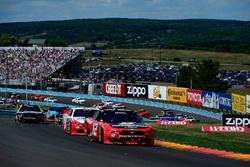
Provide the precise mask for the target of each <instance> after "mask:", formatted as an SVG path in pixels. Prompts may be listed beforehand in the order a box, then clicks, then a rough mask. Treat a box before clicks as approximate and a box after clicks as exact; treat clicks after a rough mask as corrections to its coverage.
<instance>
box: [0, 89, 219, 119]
mask: <svg viewBox="0 0 250 167" xmlns="http://www.w3.org/2000/svg"><path fill="white" fill-rule="evenodd" d="M0 92H15V93H22V94H25V93H27V94H41V95H46V96H62V97H71V98H75V97H79V98H85V99H92V100H110V101H116V102H120V103H129V104H136V105H144V106H151V107H157V108H169V109H172V110H178V111H183V112H187V113H192V114H197V115H202V116H205V117H209V118H214V119H217V120H222V113H214V112H210V111H207V110H204V109H198V108H192V107H187V106H180V105H176V104H169V103H161V102H153V101H148V100H138V99H128V98H121V97H109V96H102V95H88V94H79V93H64V92H55V91H43V90H30V89H27V90H26V89H12V88H0ZM32 103H33V104H41V105H54V106H56V105H58V106H62V107H65V106H69V105H67V104H60V103H50V102H35V101H32Z"/></svg>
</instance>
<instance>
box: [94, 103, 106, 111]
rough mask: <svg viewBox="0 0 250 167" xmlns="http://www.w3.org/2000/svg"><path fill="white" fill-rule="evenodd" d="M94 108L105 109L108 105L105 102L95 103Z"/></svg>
mask: <svg viewBox="0 0 250 167" xmlns="http://www.w3.org/2000/svg"><path fill="white" fill-rule="evenodd" d="M93 107H94V108H97V109H100V110H104V109H106V108H107V107H108V106H107V105H106V104H105V103H96V104H94V105H93Z"/></svg>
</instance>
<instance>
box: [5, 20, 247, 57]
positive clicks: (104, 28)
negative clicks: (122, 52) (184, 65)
mask: <svg viewBox="0 0 250 167" xmlns="http://www.w3.org/2000/svg"><path fill="white" fill-rule="evenodd" d="M0 34H1V36H2V38H1V39H3V34H8V35H13V36H14V37H17V38H16V39H17V41H18V39H25V38H46V39H48V40H49V41H53V40H59V41H60V40H61V41H64V42H65V43H66V44H73V43H79V42H88V43H96V42H103V43H104V44H105V45H104V47H107V48H151V47H161V48H175V49H199V50H212V51H229V52H247V53H250V22H243V21H228V20H148V19H115V18H114V19H79V20H67V21H44V22H29V23H4V24H0ZM14 37H12V38H14ZM1 39H0V45H6V44H5V43H4V42H3V40H1ZM14 43H15V42H14ZM11 44H12V45H13V42H12V43H11Z"/></svg>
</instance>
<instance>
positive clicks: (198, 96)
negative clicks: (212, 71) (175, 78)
mask: <svg viewBox="0 0 250 167" xmlns="http://www.w3.org/2000/svg"><path fill="white" fill-rule="evenodd" d="M187 103H188V104H194V105H198V106H201V105H202V91H201V90H195V89H187Z"/></svg>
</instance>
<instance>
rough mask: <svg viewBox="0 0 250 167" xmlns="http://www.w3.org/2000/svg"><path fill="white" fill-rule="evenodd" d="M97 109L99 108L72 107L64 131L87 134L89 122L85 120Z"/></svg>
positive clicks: (73, 133) (72, 133)
mask: <svg viewBox="0 0 250 167" xmlns="http://www.w3.org/2000/svg"><path fill="white" fill-rule="evenodd" d="M96 111H97V110H94V109H87V108H84V107H79V108H71V109H70V111H69V112H68V113H67V116H66V120H65V122H64V127H63V130H64V132H65V133H69V134H71V135H87V124H86V121H85V120H86V118H87V117H89V116H92V115H93V114H94V113H95V112H96Z"/></svg>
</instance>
